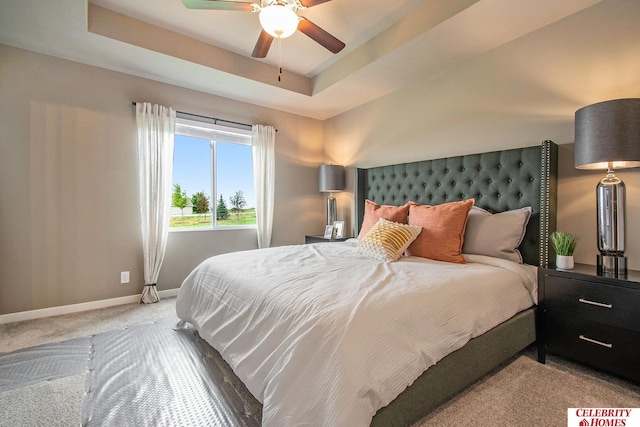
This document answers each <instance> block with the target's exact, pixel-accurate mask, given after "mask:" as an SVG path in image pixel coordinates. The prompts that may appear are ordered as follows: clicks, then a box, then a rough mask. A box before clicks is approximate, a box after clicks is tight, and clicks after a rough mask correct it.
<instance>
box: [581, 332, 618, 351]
mask: <svg viewBox="0 0 640 427" xmlns="http://www.w3.org/2000/svg"><path fill="white" fill-rule="evenodd" d="M578 338H580V339H581V340H583V341H588V342H590V343H593V344H598V345H601V346H603V347H607V348H611V347H613V344H608V343H606V342H602V341H598V340H594V339H592V338H587V337H585V336H584V335H580V336H579V337H578Z"/></svg>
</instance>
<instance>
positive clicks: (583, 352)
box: [537, 264, 640, 381]
mask: <svg viewBox="0 0 640 427" xmlns="http://www.w3.org/2000/svg"><path fill="white" fill-rule="evenodd" d="M538 285H539V288H538V299H539V314H540V316H539V321H538V328H537V331H538V334H537V335H538V337H537V340H538V361H539V362H541V363H545V358H546V352H550V353H554V354H558V355H561V356H564V357H567V358H570V359H573V360H577V361H579V362H582V363H585V364H587V365H591V366H594V367H596V368H600V369H604V370H606V371H609V372H612V373H614V374H617V375H620V376H623V377H626V378H629V379H632V380H635V381H640V272H639V271H631V270H630V271H629V272H628V274H627V276H626V277H625V278H610V277H603V276H600V275H598V274H597V271H596V267H595V266H592V265H585V264H576V265H575V268H574V269H573V270H571V271H561V270H553V269H546V268H541V269H539V271H538Z"/></svg>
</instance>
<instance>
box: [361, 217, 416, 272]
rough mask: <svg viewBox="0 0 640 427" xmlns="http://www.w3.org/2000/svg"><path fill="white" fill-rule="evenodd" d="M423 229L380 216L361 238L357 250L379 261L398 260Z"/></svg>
mask: <svg viewBox="0 0 640 427" xmlns="http://www.w3.org/2000/svg"><path fill="white" fill-rule="evenodd" d="M421 231H422V227H416V226H413V225H407V224H400V223H398V222H393V221H387V220H386V219H384V218H380V219H379V220H378V222H376V223H375V225H374V226H373V227H371V229H370V230H369V231H368V232H367V234H365V235H364V236H363V237H361V238H360V240H359V241H358V246H357V247H356V251H357V252H358V253H361V254H362V255H366V256H368V257H370V258H373V259H377V260H378V261H384V262H390V261H397V260H398V258H400V256H401V255H402V254H403V253H404V250H405V249H407V247H408V246H409V245H410V244H411V242H413V241H414V240H415V239H416V237H418V234H420V232H421Z"/></svg>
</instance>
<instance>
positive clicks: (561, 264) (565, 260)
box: [556, 255, 573, 270]
mask: <svg viewBox="0 0 640 427" xmlns="http://www.w3.org/2000/svg"><path fill="white" fill-rule="evenodd" d="M556 268H557V269H558V270H573V256H565V255H556Z"/></svg>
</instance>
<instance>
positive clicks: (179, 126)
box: [169, 116, 258, 233]
mask: <svg viewBox="0 0 640 427" xmlns="http://www.w3.org/2000/svg"><path fill="white" fill-rule="evenodd" d="M185 128H186V129H189V131H187V132H185ZM175 135H176V136H177V135H182V136H186V137H192V138H200V139H205V140H208V141H209V144H210V148H211V169H210V171H209V172H210V174H211V192H212V194H211V205H212V210H211V224H210V225H206V226H204V225H203V226H197V227H171V226H169V232H172V233H173V232H189V231H224V230H251V229H257V228H258V224H257V221H256V223H255V224H246V225H222V226H220V225H217V218H216V211H217V209H218V199H219V196H218V188H217V177H216V175H217V171H216V169H217V168H216V166H217V163H216V162H217V148H216V143H217V142H221V143H227V144H239V145H246V146H249V147H251V146H252V144H251V130H247V129H242V128H239V127H233V126H223V125H219V124H217V123H211V122H209V121H206V120H193V119H190V118H185V117H182V116H177V117H176V127H175ZM174 152H175V146H174ZM252 157H253V153H252ZM251 172H252V174H253V173H254V170H253V164H252V166H251ZM172 179H173V173H172ZM254 209H256V207H254Z"/></svg>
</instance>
